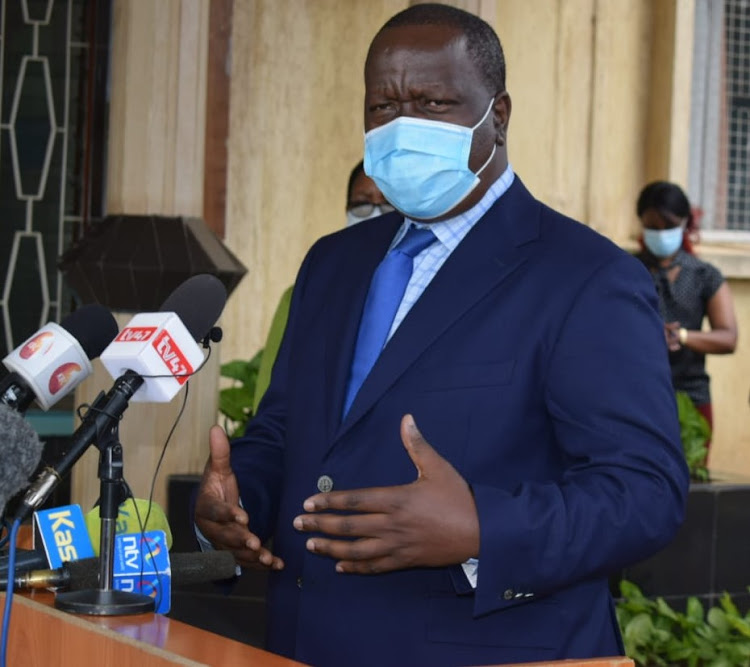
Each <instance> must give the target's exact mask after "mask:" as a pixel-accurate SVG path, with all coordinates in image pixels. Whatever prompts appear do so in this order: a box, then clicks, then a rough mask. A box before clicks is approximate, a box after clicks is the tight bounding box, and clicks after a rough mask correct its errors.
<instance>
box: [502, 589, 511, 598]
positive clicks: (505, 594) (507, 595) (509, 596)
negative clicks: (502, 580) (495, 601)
mask: <svg viewBox="0 0 750 667" xmlns="http://www.w3.org/2000/svg"><path fill="white" fill-rule="evenodd" d="M503 598H505V599H506V600H512V599H513V589H512V588H509V589H508V590H507V591H505V593H503Z"/></svg>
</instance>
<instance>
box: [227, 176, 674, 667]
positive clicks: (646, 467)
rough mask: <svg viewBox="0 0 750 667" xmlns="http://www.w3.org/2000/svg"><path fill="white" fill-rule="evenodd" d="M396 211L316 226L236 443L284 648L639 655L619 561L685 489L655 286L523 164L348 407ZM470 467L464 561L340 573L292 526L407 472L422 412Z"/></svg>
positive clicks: (394, 654) (639, 546) (442, 442)
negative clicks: (282, 328) (630, 651)
mask: <svg viewBox="0 0 750 667" xmlns="http://www.w3.org/2000/svg"><path fill="white" fill-rule="evenodd" d="M401 221H402V218H401V217H400V216H399V215H398V214H395V213H394V214H389V215H387V216H384V217H381V218H378V219H376V220H373V221H369V222H365V223H361V224H360V225H356V226H354V227H351V228H349V229H345V230H342V231H340V232H338V233H335V234H332V235H330V236H327V237H325V238H323V239H321V240H319V241H318V242H317V243H316V244H315V245H314V246H313V247H312V249H311V250H310V252H309V254H308V255H307V257H306V259H305V261H304V263H303V265H302V268H301V270H300V273H299V276H298V279H297V281H296V285H295V290H294V296H293V299H292V305H291V310H290V316H289V323H288V325H287V330H286V333H285V336H284V340H283V343H282V345H281V349H280V352H279V356H278V359H277V361H276V365H275V367H274V371H273V377H272V380H271V385H270V387H269V389H268V391H267V393H266V395H265V397H264V399H263V401H262V402H261V405H260V408H259V411H258V414H257V416H256V417H255V419H253V421H252V422H251V424H250V425H249V427H248V430H247V433H246V435H245V437H243V438H242V439H240V440H238V441H235V442H234V443H233V447H232V466H233V468H234V470H235V472H236V474H237V477H238V480H239V484H240V493H241V496H242V499H243V503H244V506H245V507H246V508H247V509H248V512H249V514H250V528H251V530H254V531H255V532H256V533H258V534H259V535H261V536H262V537H264V538H266V537H271V536H273V538H274V551H275V552H276V553H278V554H279V555H280V556H281V557H282V558H283V559H284V561H285V563H286V567H285V569H284V570H283V571H281V572H278V573H276V572H274V573H272V574H271V575H270V584H269V593H268V611H269V620H268V624H269V631H268V633H269V634H268V648H269V649H270V650H272V651H276V652H278V653H282V654H285V655H288V656H292V657H294V658H296V659H297V660H300V661H302V662H306V663H310V664H314V665H348V666H351V665H358V666H361V665H400V664H404V665H442V664H446V665H457V664H474V665H476V664H489V663H500V662H521V661H532V660H548V659H561V658H582V657H591V656H602V655H617V654H622V645H621V641H620V637H619V632H618V630H617V622H616V619H615V615H614V610H613V604H612V600H611V597H610V595H609V592H608V580H607V577H608V574H610V573H612V572H614V571H617V570H618V569H619V568H622V567H623V566H625V565H627V564H629V563H632V562H634V561H637V560H639V559H642V558H644V557H646V556H648V555H650V554H652V553H653V552H655V551H656V550H658V549H659V548H661V547H662V546H664V545H665V544H666V543H667V542H668V541H669V540H670V539H671V537H672V536H673V534H674V532H675V531H676V529H677V528H678V526H679V524H680V523H681V521H682V519H683V511H684V504H685V497H686V492H687V486H688V474H687V468H686V465H685V462H684V458H683V454H682V450H681V445H680V435H679V426H678V421H677V412H676V407H675V400H674V394H673V390H672V383H671V379H670V371H669V362H668V356H667V349H666V344H665V340H664V333H663V324H662V322H661V319H660V317H659V313H658V310H657V300H656V294H655V291H654V286H653V283H652V281H651V278H650V277H649V275H648V273H647V272H646V270H645V269H644V267H643V266H642V265H641V263H640V262H638V260H636V259H634V258H633V257H631V256H630V255H628V254H627V253H625V252H624V251H622V250H621V249H619V248H618V247H616V246H615V245H614V244H612V243H611V242H610V241H608V240H607V239H605V238H604V237H602V236H601V235H599V234H597V233H596V232H594V231H592V230H591V229H589V228H588V227H586V226H584V225H582V224H580V223H577V222H575V221H573V220H570V219H567V218H565V217H564V216H562V215H560V214H559V213H556V212H554V211H552V210H551V209H549V208H547V207H546V206H544V205H543V204H541V203H540V202H538V201H537V200H535V199H534V198H533V197H532V196H531V195H530V194H529V193H528V192H527V190H526V189H525V188H524V186H523V184H522V183H521V182H520V180H519V179H518V178H516V179H515V182H514V184H513V185H512V186H511V188H510V190H509V191H508V192H507V193H506V194H505V195H504V196H503V197H501V198H500V200H498V202H496V204H495V205H494V206H493V207H492V208H491V209H490V211H489V212H488V213H487V214H486V215H485V216H484V217H483V218H482V219H481V220H480V221H479V222H478V223H477V224H476V226H475V227H474V228H473V229H472V230H471V231H470V232H469V234H468V235H467V236H466V238H465V239H464V240H463V241H462V242H461V244H460V245H459V246H458V247H457V248H456V250H455V251H454V252H453V254H452V255H451V256H450V257H449V258H448V260H447V261H446V263H445V264H444V265H443V267H442V268H441V269H440V271H439V272H438V274H437V275H436V276H435V278H434V279H433V281H432V282H431V283H430V285H429V286H428V287H427V289H426V290H425V292H424V294H423V295H422V296H421V298H420V299H419V301H417V303H416V304H415V305H414V307H413V308H412V310H411V311H410V312H409V314H408V315H407V317H406V319H405V320H404V321H403V323H402V324H401V326H400V327H399V328H398V330H397V331H396V333H395V334H394V336H393V337H392V339H391V340H390V341H389V343H388V344H387V346H386V347H385V349H384V351H383V353H382V355H381V356H380V358H379V359H378V361H377V363H376V364H375V366H374V368H373V369H372V371H371V373H370V375H369V376H368V377H367V379H366V380H365V382H364V384H363V385H362V388H361V390H360V392H359V394H358V395H357V397H356V399H355V401H354V403H353V404H352V407H351V409H350V411H349V413H348V415H347V417H346V418H345V419H344V421H343V423H342V421H341V411H342V403H343V400H344V393H345V388H346V380H347V374H348V372H349V365H350V362H351V358H352V353H353V349H354V343H355V339H356V335H357V327H358V324H359V319H360V315H361V312H362V308H363V304H364V300H365V296H366V293H367V289H368V285H369V282H370V278H371V276H372V273H373V271H374V269H375V267H376V266H377V264H378V262H380V260H381V259H382V258H383V256H384V255H385V253H386V251H387V248H388V245H389V244H390V242H391V240H392V239H393V236H394V234H395V232H396V230H397V228H398V226H399V225H400V224H401ZM407 412H408V413H411V414H413V415H414V418H415V420H416V423H417V426H418V427H419V428H420V430H421V432H422V434H423V435H424V437H425V438H426V440H427V441H428V442H429V443H431V444H432V446H433V447H435V448H436V450H437V451H438V452H439V453H440V454H441V455H442V456H444V457H445V458H447V459H448V460H449V461H450V462H451V463H452V464H453V466H454V467H455V468H456V469H457V470H458V471H459V472H460V473H461V474H462V475H463V477H464V478H465V479H466V480H467V481H468V482H469V483H470V485H471V487H472V489H473V492H474V495H475V499H476V506H477V510H478V513H479V522H480V534H481V546H480V554H479V579H478V585H477V587H476V590H472V589H471V587H470V586H469V585H468V584H467V581H466V579H465V577H464V575H463V572H462V570H461V567H460V565H458V564H457V565H455V566H453V567H446V568H416V569H409V570H403V571H398V572H392V573H387V574H380V575H374V576H362V575H345V574H337V573H336V572H335V570H334V565H335V564H334V561H333V560H331V559H329V558H326V557H322V556H319V555H314V554H310V553H309V552H307V551H306V549H305V546H304V545H305V540H306V539H307V538H308V537H309V535H306V534H300V533H298V532H297V531H295V530H294V528H293V527H292V519H293V517H295V516H296V515H297V514H300V513H301V512H302V502H303V500H304V499H305V498H307V497H308V496H310V495H312V494H314V493H316V492H317V491H318V489H317V480H318V479H319V477H321V476H322V475H327V476H328V477H330V478H331V480H332V481H333V486H334V489H351V488H359V487H371V486H384V485H395V484H406V483H409V482H411V481H413V480H414V479H415V478H416V471H415V469H414V466H413V464H412V462H411V460H410V459H409V457H408V455H407V454H406V451H405V450H404V447H403V445H402V443H401V439H400V436H399V424H400V420H401V417H402V415H404V414H405V413H407Z"/></svg>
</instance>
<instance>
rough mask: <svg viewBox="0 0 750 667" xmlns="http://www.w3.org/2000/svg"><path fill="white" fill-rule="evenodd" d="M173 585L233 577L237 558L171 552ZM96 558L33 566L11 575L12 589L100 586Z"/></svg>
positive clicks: (2, 586)
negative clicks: (48, 566) (51, 567)
mask: <svg viewBox="0 0 750 667" xmlns="http://www.w3.org/2000/svg"><path fill="white" fill-rule="evenodd" d="M169 562H170V578H171V580H172V586H173V587H178V586H189V585H191V584H201V583H209V582H212V581H221V580H223V579H230V578H231V577H234V576H235V574H236V569H237V561H235V559H234V556H233V555H232V554H231V553H230V552H229V551H206V552H201V551H194V552H185V553H170V554H169ZM99 570H100V563H99V559H98V558H82V559H80V560H71V561H68V562H67V563H64V564H63V565H62V567H59V568H57V569H55V570H32V571H30V572H25V573H24V574H21V575H18V576H16V577H15V578H14V585H13V589H14V590H26V589H32V588H59V589H61V590H70V591H82V590H88V589H93V588H97V587H98V586H99ZM0 590H2V591H5V590H8V576H7V574H6V575H5V576H4V577H0Z"/></svg>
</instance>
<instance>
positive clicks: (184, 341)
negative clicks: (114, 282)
mask: <svg viewBox="0 0 750 667" xmlns="http://www.w3.org/2000/svg"><path fill="white" fill-rule="evenodd" d="M100 358H101V361H102V365H103V366H104V367H105V368H106V369H107V371H108V372H109V374H110V375H111V376H112V378H113V379H117V378H118V377H120V376H121V375H122V374H123V373H125V372H126V371H128V370H130V371H133V372H135V373H138V374H139V375H141V376H142V377H143V378H144V379H145V382H144V383H143V384H142V385H141V387H140V388H139V389H138V391H136V392H135V394H133V397H132V399H131V400H132V401H137V402H138V401H139V402H154V403H168V402H169V401H171V400H172V398H174V396H175V395H176V394H177V392H178V391H180V389H181V388H182V386H183V385H184V384H185V382H187V380H188V379H189V376H190V374H191V373H192V372H193V371H194V369H196V368H197V367H198V366H200V364H201V363H203V351H202V350H201V348H200V346H199V345H198V343H196V342H195V340H194V339H193V337H192V336H191V335H190V332H189V331H188V330H187V328H186V327H185V325H184V324H183V323H182V321H181V320H180V318H179V317H178V316H177V315H176V314H175V313H140V314H138V315H136V316H135V317H133V319H132V320H130V322H128V324H127V326H126V327H125V328H124V329H123V330H122V331H121V332H120V333H119V335H118V336H117V338H115V340H113V341H112V342H111V343H110V344H109V346H108V347H107V348H106V349H105V350H104V352H102V354H101V357H100Z"/></svg>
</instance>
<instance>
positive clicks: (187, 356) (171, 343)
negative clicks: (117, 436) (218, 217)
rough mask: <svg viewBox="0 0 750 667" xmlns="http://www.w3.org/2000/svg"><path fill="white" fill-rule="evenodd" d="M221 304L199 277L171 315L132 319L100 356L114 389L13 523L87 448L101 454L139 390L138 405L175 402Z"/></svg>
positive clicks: (217, 291)
mask: <svg viewBox="0 0 750 667" xmlns="http://www.w3.org/2000/svg"><path fill="white" fill-rule="evenodd" d="M225 303H226V289H225V288H224V285H222V283H221V281H220V280H219V279H218V278H216V277H215V276H212V275H209V274H201V275H197V276H194V277H192V278H189V279H188V280H186V281H185V282H184V283H183V284H182V285H180V286H179V287H178V288H177V289H176V290H175V291H174V292H173V293H172V294H171V295H170V296H169V297H167V300H166V301H165V302H164V305H165V306H166V307H170V308H172V307H173V308H177V310H175V311H174V312H159V313H142V314H139V315H136V316H135V317H133V319H132V320H131V321H130V322H129V323H128V325H127V326H126V327H125V328H124V329H123V330H122V331H121V332H120V334H119V335H118V336H117V338H115V340H114V341H112V343H110V345H109V346H108V347H107V349H105V350H104V351H103V352H102V354H101V362H102V364H103V365H104V366H105V368H107V370H108V371H109V373H110V374H111V375H112V376H113V377H115V378H116V379H115V383H114V385H113V386H112V388H111V389H110V390H109V391H108V392H107V393H106V394H105V393H104V392H101V393H100V394H99V396H97V398H96V400H95V401H94V403H93V405H91V407H90V408H89V410H88V412H87V413H86V415H85V416H84V417H83V420H82V422H81V425H80V426H79V427H78V428H77V429H76V431H75V433H73V435H72V436H71V438H70V444H69V446H68V448H67V451H66V453H65V454H64V455H63V456H62V458H61V459H60V460H59V461H58V462H57V463H56V464H55V466H54V468H53V467H46V468H45V469H44V470H43V471H42V472H41V474H40V475H39V476H38V477H37V478H36V480H35V481H34V482H33V483H32V484H31V486H30V487H29V489H28V491H27V492H26V495H25V496H24V499H23V503H22V505H21V507H20V508H19V510H18V513H17V515H16V518H17V519H20V520H22V521H23V520H24V519H25V518H26V517H28V516H29V515H30V514H31V512H33V511H34V510H36V509H37V508H38V507H39V506H40V505H41V504H42V503H43V502H44V501H45V500H46V499H47V498H48V497H49V495H50V493H51V492H52V490H53V489H54V488H55V487H56V486H57V484H58V483H59V482H60V480H61V479H62V478H63V477H64V476H65V475H66V474H67V473H68V472H69V471H70V469H71V468H72V467H73V465H74V464H75V462H76V461H77V460H78V459H79V458H80V457H81V456H82V455H83V453H84V452H85V451H86V449H88V447H89V445H91V444H92V443H95V442H96V443H97V446H99V447H100V448H103V447H105V446H106V444H108V442H109V440H108V436H110V435H112V434H114V433H116V430H117V426H118V422H119V420H120V418H121V417H122V414H123V413H124V412H125V410H126V409H127V407H128V403H129V401H130V400H131V399H133V398H135V395H136V394H137V392H138V391H139V390H141V389H143V390H145V392H144V393H143V394H141V398H142V400H151V401H157V402H159V401H169V400H171V399H172V397H174V395H175V394H176V393H177V392H178V391H179V390H180V388H181V387H182V384H184V382H186V381H187V379H188V377H189V375H190V374H192V373H193V372H194V370H193V369H194V367H193V364H195V365H196V367H197V365H198V364H199V363H200V362H202V361H203V353H202V352H201V350H200V347H199V346H198V345H197V343H196V342H195V339H196V338H197V339H201V338H203V337H204V336H205V335H206V334H207V333H209V331H210V329H211V327H212V326H213V324H214V322H215V321H216V319H217V318H218V317H219V315H220V314H221V311H222V310H223V308H224V304H225ZM139 318H140V319H139ZM136 320H138V322H139V323H138V325H137V326H135V325H134V322H136ZM183 322H188V323H189V325H190V327H191V328H190V329H187V327H186V326H185V325H184V324H183ZM142 325H143V326H142ZM198 357H199V358H200V362H199V361H198ZM118 373H121V375H119V376H118ZM148 376H158V377H148ZM165 376H166V377H165ZM102 451H105V450H104V449H102Z"/></svg>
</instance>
